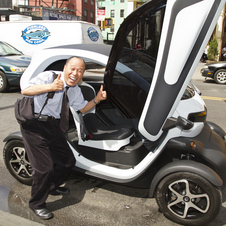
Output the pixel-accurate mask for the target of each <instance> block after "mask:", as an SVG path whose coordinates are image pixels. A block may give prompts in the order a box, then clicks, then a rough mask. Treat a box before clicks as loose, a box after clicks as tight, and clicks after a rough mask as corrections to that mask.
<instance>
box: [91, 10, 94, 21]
mask: <svg viewBox="0 0 226 226" xmlns="http://www.w3.org/2000/svg"><path fill="white" fill-rule="evenodd" d="M90 22H91V23H94V13H93V12H90Z"/></svg>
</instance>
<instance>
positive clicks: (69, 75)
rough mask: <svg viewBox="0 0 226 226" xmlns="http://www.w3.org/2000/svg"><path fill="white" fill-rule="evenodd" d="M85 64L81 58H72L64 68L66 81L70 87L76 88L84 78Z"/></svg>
mask: <svg viewBox="0 0 226 226" xmlns="http://www.w3.org/2000/svg"><path fill="white" fill-rule="evenodd" d="M84 71H85V64H84V62H83V60H81V59H79V58H72V59H71V60H70V61H69V62H68V63H67V64H66V65H65V66H64V80H65V82H66V84H67V85H68V86H75V85H76V84H77V83H78V82H79V81H80V80H81V79H82V77H83V73H84Z"/></svg>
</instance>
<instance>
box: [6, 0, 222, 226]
mask: <svg viewBox="0 0 226 226" xmlns="http://www.w3.org/2000/svg"><path fill="white" fill-rule="evenodd" d="M224 4H225V1H220V0H205V1H202V0H193V1H182V0H178V1H174V0H168V1H166V0H151V1H148V2H146V3H145V4H143V5H142V6H141V7H140V8H138V9H137V10H135V11H134V12H133V13H131V14H130V15H129V16H128V17H127V18H126V19H125V20H124V22H123V24H122V25H121V26H120V28H119V30H118V33H117V36H116V38H115V41H114V43H113V46H112V48H111V49H110V47H109V46H105V47H103V46H102V47H103V48H102V47H101V45H96V46H92V45H80V46H77V47H76V49H79V50H78V51H77V50H76V51H75V50H73V48H72V46H64V47H57V48H49V49H45V50H42V51H40V52H37V53H36V54H35V55H34V57H32V61H31V64H30V65H29V67H28V69H27V70H26V71H25V73H24V74H23V76H22V78H21V83H22V84H23V83H25V82H26V81H27V80H29V79H31V78H33V77H35V76H36V75H37V74H38V73H39V72H41V71H45V70H54V71H59V70H61V69H62V67H63V64H64V62H65V60H66V59H67V58H68V57H70V56H71V55H77V56H81V57H83V59H84V60H85V61H86V62H87V65H92V64H93V63H96V64H97V65H102V66H105V65H104V64H106V69H105V70H104V72H103V84H104V87H105V89H106V91H107V93H108V98H107V100H105V101H103V102H101V103H100V104H98V105H97V106H96V107H95V108H94V109H93V110H92V111H91V112H89V113H87V114H85V115H81V113H79V112H76V111H75V110H74V109H73V108H71V109H70V128H69V130H68V132H67V140H68V144H69V146H70V147H71V149H72V151H73V154H74V156H75V158H76V165H75V167H74V171H76V172H79V173H83V174H84V175H88V176H92V177H95V178H98V179H102V180H106V181H110V182H114V183H118V184H121V185H125V186H132V187H137V188H149V189H150V192H149V196H150V197H155V198H156V200H157V203H158V205H159V208H160V210H161V212H162V213H163V214H164V215H165V216H166V217H167V218H169V219H170V220H172V221H174V222H176V223H179V224H183V225H206V224H207V223H209V222H210V221H211V220H213V219H214V218H215V217H216V216H217V214H218V212H219V210H220V207H221V202H222V190H223V189H224V188H225V184H226V174H225V172H226V147H225V131H224V130H223V129H221V128H220V127H219V126H218V125H216V124H214V123H212V122H207V121H206V117H207V110H206V106H205V103H204V101H203V100H202V98H201V96H200V95H199V94H198V92H197V89H196V88H195V87H194V86H193V85H192V84H190V83H189V82H190V79H191V77H192V75H193V73H194V71H195V68H196V67H197V64H198V62H199V59H200V58H201V55H202V53H203V51H204V48H205V46H206V44H207V42H208V40H209V38H210V35H211V34H212V31H213V30H214V26H215V24H216V21H217V19H218V17H219V15H220V12H221V10H222V8H223V6H224ZM200 9H202V10H201V11H200ZM137 43H139V48H137ZM184 43H186V45H184ZM181 49H183V51H182V53H181ZM108 54H109V56H108ZM178 56H179V57H178ZM91 58H92V62H91ZM91 77H92V76H91ZM84 78H85V77H84ZM88 80H89V82H88V81H83V83H82V84H80V88H81V90H82V92H83V95H84V98H85V99H87V100H91V99H92V98H93V97H94V96H95V90H96V89H97V88H98V89H99V87H100V84H101V81H97V80H93V81H90V79H88ZM4 142H5V147H4V161H5V164H6V167H7V169H8V170H9V172H10V173H11V174H12V175H13V176H14V177H15V178H16V179H17V180H19V181H20V182H22V183H25V184H30V183H31V181H32V168H31V166H30V163H29V159H28V158H27V156H26V150H25V149H24V146H23V140H22V137H21V133H20V132H16V133H13V134H10V135H9V136H8V137H6V138H5V139H4Z"/></svg>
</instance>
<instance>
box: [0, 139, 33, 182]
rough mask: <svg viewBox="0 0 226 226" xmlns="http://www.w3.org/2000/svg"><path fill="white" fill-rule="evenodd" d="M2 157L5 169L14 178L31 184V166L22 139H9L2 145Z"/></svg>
mask: <svg viewBox="0 0 226 226" xmlns="http://www.w3.org/2000/svg"><path fill="white" fill-rule="evenodd" d="M3 157H4V162H5V165H6V167H7V169H8V170H9V172H10V173H11V175H12V176H13V177H14V178H16V179H17V180H18V181H19V182H21V183H23V184H26V185H31V184H32V180H33V179H32V167H31V164H30V162H29V160H28V157H27V153H26V151H25V148H24V144H23V141H21V140H11V141H9V142H7V143H6V144H5V147H4V151H3Z"/></svg>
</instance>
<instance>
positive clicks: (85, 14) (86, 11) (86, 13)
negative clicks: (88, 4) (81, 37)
mask: <svg viewBox="0 0 226 226" xmlns="http://www.w3.org/2000/svg"><path fill="white" fill-rule="evenodd" d="M87 15H88V10H87V9H84V15H83V19H84V21H88V18H87Z"/></svg>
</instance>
